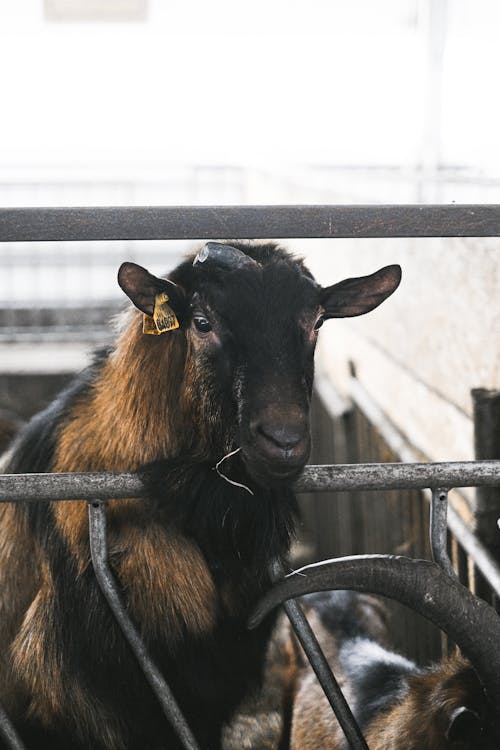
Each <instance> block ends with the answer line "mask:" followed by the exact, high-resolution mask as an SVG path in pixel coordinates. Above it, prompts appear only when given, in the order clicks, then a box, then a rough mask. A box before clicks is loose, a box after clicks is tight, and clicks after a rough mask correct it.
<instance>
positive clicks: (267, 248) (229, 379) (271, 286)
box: [119, 243, 400, 484]
mask: <svg viewBox="0 0 500 750" xmlns="http://www.w3.org/2000/svg"><path fill="white" fill-rule="evenodd" d="M207 248H208V249H209V252H208V254H207V257H206V258H202V260H201V262H195V263H194V265H193V263H192V261H190V262H189V261H188V262H186V263H183V264H181V265H180V266H179V267H178V268H177V269H176V270H175V272H174V273H173V274H172V275H171V277H170V278H171V280H172V281H173V282H175V283H172V281H170V282H168V281H163V280H159V279H157V280H156V282H157V284H156V286H155V282H154V281H153V279H155V277H152V276H150V275H149V274H147V272H145V271H144V269H140V270H137V269H139V268H140V267H138V266H135V265H134V264H129V263H127V264H124V265H123V266H122V268H121V269H120V273H119V282H120V285H121V286H122V288H123V289H124V291H125V292H126V293H127V294H128V295H129V297H130V298H131V299H132V301H133V302H134V303H135V304H136V306H137V307H139V309H141V310H143V312H145V313H147V314H151V313H152V311H153V306H154V296H155V294H157V293H158V292H159V291H166V292H167V294H168V295H169V297H170V304H171V305H172V307H173V308H174V309H175V312H176V313H177V315H178V317H179V319H180V323H181V330H182V331H184V335H185V336H186V337H187V339H188V352H189V354H188V357H190V358H191V360H192V361H191V368H190V372H191V374H192V375H191V376H192V377H194V378H195V379H197V381H198V382H197V387H198V388H199V390H200V392H203V393H204V394H205V398H204V399H202V401H203V402H204V404H205V406H204V410H205V412H206V413H205V414H201V415H200V417H201V418H202V419H204V420H206V422H207V423H209V424H213V425H214V430H213V434H214V435H216V436H217V438H216V439H215V445H213V446H212V449H213V450H214V451H215V452H216V453H217V452H218V456H216V457H218V458H222V456H223V455H224V454H225V453H227V452H228V451H230V450H231V449H234V448H241V455H242V458H243V461H244V463H245V465H246V468H247V471H248V472H249V474H250V475H251V477H252V478H253V479H254V480H255V481H257V482H259V483H262V484H270V483H271V484H273V483H276V482H284V481H286V482H289V481H291V480H293V479H294V478H295V477H296V476H297V475H298V474H299V473H300V471H301V470H302V469H303V467H304V465H305V463H306V461H307V459H308V457H309V451H310V429H309V403H310V398H311V391H312V383H313V359H314V349H315V346H316V339H317V335H318V331H319V328H320V327H321V325H322V323H323V321H324V320H325V319H327V318H330V317H343V316H345V315H360V314H362V313H364V312H368V310H370V309H373V307H376V306H377V305H378V304H380V302H382V301H383V299H385V298H386V297H387V296H389V294H391V293H392V292H393V291H394V289H395V288H396V287H397V285H398V283H399V279H400V271H399V267H397V266H389V267H388V268H387V269H382V270H381V271H379V272H377V274H378V275H377V274H374V275H373V276H370V277H362V278H361V279H349V280H347V281H344V282H341V283H340V284H337V285H335V286H334V287H328V288H326V289H323V288H322V287H320V286H319V285H318V284H317V283H316V282H315V281H314V279H313V278H312V276H311V275H310V273H309V272H308V271H307V269H306V268H305V267H304V265H303V264H302V263H301V262H298V261H296V260H294V259H293V258H291V257H290V256H289V255H287V254H286V253H285V252H284V251H283V250H281V249H280V248H277V247H276V246H275V245H251V244H240V243H236V244H235V243H232V244H231V246H226V245H220V244H215V243H209V244H208V245H207ZM233 250H234V253H233ZM226 252H228V253H229V256H230V257H229V260H228V261H226V259H225V253H226ZM211 255H212V256H213V257H212V258H211ZM233 256H234V257H233ZM141 274H142V276H141ZM145 274H147V276H145ZM149 287H151V290H152V291H151V290H149V291H148V289H149ZM144 300H147V302H146V303H145V302H144ZM166 335H182V334H179V332H172V333H169V334H166ZM191 385H192V384H191ZM216 421H218V422H219V423H220V422H221V421H222V422H224V425H223V428H224V429H223V430H222V431H221V430H220V424H218V425H217V427H215V422H216ZM217 443H219V444H217Z"/></svg>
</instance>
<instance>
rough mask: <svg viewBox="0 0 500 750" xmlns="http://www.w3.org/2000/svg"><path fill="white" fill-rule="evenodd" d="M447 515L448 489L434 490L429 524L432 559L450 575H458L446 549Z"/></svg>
mask: <svg viewBox="0 0 500 750" xmlns="http://www.w3.org/2000/svg"><path fill="white" fill-rule="evenodd" d="M447 516H448V490H445V489H438V490H432V498H431V516H430V524H429V533H430V539H431V552H432V559H433V560H434V562H436V563H437V564H438V565H440V566H441V567H442V569H443V570H444V571H445V572H446V573H448V575H449V576H452V577H456V573H455V571H454V569H453V565H452V564H451V560H450V558H449V557H448V552H447V549H446V542H447V533H448V522H447Z"/></svg>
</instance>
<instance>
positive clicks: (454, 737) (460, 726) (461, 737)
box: [446, 706, 483, 747]
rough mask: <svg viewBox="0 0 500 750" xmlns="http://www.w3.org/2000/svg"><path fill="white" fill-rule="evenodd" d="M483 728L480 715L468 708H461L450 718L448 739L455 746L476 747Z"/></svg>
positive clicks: (447, 732) (447, 731)
mask: <svg viewBox="0 0 500 750" xmlns="http://www.w3.org/2000/svg"><path fill="white" fill-rule="evenodd" d="M482 732H483V726H482V722H481V719H480V717H479V716H478V714H477V713H476V712H475V711H473V710H472V709H471V708H467V706H459V707H458V708H456V709H455V710H454V711H453V713H452V714H451V716H450V719H449V724H448V729H447V730H446V739H447V740H448V742H449V743H450V744H451V745H452V746H453V745H454V744H455V743H457V744H459V745H460V747H463V746H467V747H474V746H476V745H477V744H479V740H480V738H481V735H482Z"/></svg>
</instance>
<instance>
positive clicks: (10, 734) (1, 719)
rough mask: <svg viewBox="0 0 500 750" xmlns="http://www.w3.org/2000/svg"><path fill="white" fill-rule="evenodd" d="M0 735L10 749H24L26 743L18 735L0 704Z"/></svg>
mask: <svg viewBox="0 0 500 750" xmlns="http://www.w3.org/2000/svg"><path fill="white" fill-rule="evenodd" d="M0 735H1V736H2V737H3V739H4V741H5V742H6V743H7V746H8V747H9V748H10V750H26V745H25V744H24V742H23V741H22V740H21V738H20V737H19V735H18V733H17V731H16V728H15V727H14V725H13V724H12V722H11V720H10V719H9V717H8V716H7V714H6V713H5V710H4V708H3V706H1V705H0Z"/></svg>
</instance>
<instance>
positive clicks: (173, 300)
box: [118, 263, 187, 323]
mask: <svg viewBox="0 0 500 750" xmlns="http://www.w3.org/2000/svg"><path fill="white" fill-rule="evenodd" d="M118 283H119V285H120V286H121V288H122V289H123V291H124V292H125V294H126V295H127V297H129V299H130V300H131V301H132V302H133V303H134V305H135V306H136V307H137V308H138V309H139V310H140V311H141V312H143V313H146V315H150V316H151V315H153V313H154V309H155V300H156V297H157V296H158V295H159V294H162V293H163V294H166V295H167V296H168V301H169V305H170V307H171V308H172V310H173V311H174V313H175V314H176V316H177V317H178V318H179V320H180V321H181V323H182V319H183V318H184V317H185V313H186V309H187V305H186V299H185V296H184V292H183V291H182V289H181V288H180V287H178V286H177V284H174V282H173V281H169V280H168V279H160V278H158V277H157V276H153V274H152V273H149V271H147V270H146V269H145V268H143V267H142V266H138V265H137V263H122V264H121V266H120V268H119V271H118Z"/></svg>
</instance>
